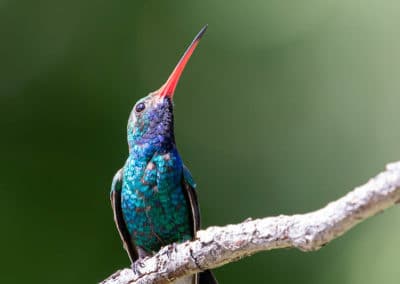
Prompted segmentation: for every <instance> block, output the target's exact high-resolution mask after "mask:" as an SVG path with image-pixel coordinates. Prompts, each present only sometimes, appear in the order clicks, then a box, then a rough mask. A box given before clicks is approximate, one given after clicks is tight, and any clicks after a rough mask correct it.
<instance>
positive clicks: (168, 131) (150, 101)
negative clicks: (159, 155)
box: [127, 26, 207, 151]
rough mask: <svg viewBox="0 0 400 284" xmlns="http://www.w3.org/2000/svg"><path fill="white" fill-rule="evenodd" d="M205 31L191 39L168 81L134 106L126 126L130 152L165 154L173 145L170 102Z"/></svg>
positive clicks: (172, 120) (203, 29) (172, 119)
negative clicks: (154, 151)
mask: <svg viewBox="0 0 400 284" xmlns="http://www.w3.org/2000/svg"><path fill="white" fill-rule="evenodd" d="M206 29H207V26H205V27H203V28H202V29H201V31H200V32H199V33H198V34H197V36H196V37H195V38H194V40H193V41H192V43H191V44H190V46H189V47H188V48H187V50H186V51H185V53H184V54H183V56H182V58H181V59H180V60H179V62H178V64H177V65H176V67H175V69H174V70H173V71H172V73H171V75H170V76H169V78H168V80H167V82H165V84H164V85H163V86H162V87H161V88H160V89H158V90H157V91H154V92H152V93H150V94H149V95H147V96H146V97H144V98H142V99H140V100H139V101H138V102H137V103H136V104H135V106H134V107H133V109H132V111H131V115H130V116H129V120H128V127H127V131H128V144H129V149H130V151H132V149H134V148H137V147H139V148H143V147H145V148H148V149H154V150H156V151H167V150H169V149H170V148H171V147H172V146H173V145H174V144H175V137H174V116H173V104H172V99H173V96H174V92H175V88H176V86H177V84H178V81H179V78H180V77H181V75H182V72H183V70H184V68H185V66H186V63H187V62H188V61H189V58H190V56H191V55H192V53H193V51H194V50H195V49H196V47H197V45H198V43H199V41H200V39H201V37H202V36H203V34H204V32H205V31H206Z"/></svg>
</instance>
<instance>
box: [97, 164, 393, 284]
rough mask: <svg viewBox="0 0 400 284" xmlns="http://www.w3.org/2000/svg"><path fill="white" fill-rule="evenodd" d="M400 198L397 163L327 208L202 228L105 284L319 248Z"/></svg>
mask: <svg viewBox="0 0 400 284" xmlns="http://www.w3.org/2000/svg"><path fill="white" fill-rule="evenodd" d="M399 202H400V162H396V163H392V164H389V165H387V167H386V171H384V172H382V173H380V174H379V175H377V176H376V177H374V178H372V179H371V180H369V181H368V182H367V183H366V184H364V185H362V186H360V187H357V188H355V189H354V190H353V191H351V192H349V193H348V194H347V195H345V196H343V197H342V198H340V199H338V200H336V201H334V202H331V203H329V204H328V205H327V206H325V207H324V208H322V209H319V210H317V211H314V212H311V213H307V214H299V215H292V216H286V215H280V216H277V217H268V218H263V219H257V220H251V219H247V220H246V221H244V222H243V223H240V224H236V225H227V226H224V227H209V228H208V229H206V230H202V231H199V232H198V233H197V239H196V240H194V241H191V242H185V243H182V244H176V245H175V244H174V245H169V246H166V247H164V248H162V249H161V250H160V251H159V252H158V253H157V254H156V255H155V256H153V257H151V258H145V259H142V260H139V261H137V262H136V271H133V270H131V269H123V270H120V271H118V272H116V273H114V274H113V275H111V276H110V277H109V278H107V279H106V280H104V281H103V282H102V283H103V284H126V283H138V284H139V283H140V284H142V283H166V282H168V281H171V280H173V279H176V278H178V277H182V276H184V275H189V274H193V273H196V272H199V271H202V270H205V269H210V268H215V267H219V266H222V265H224V264H226V263H229V262H233V261H236V260H238V259H240V258H242V257H245V256H249V255H252V254H254V253H256V252H259V251H264V250H271V249H277V248H288V247H294V248H298V249H300V250H302V251H312V250H317V249H319V248H321V247H322V246H323V245H325V244H327V243H328V242H330V241H332V240H333V239H335V238H337V237H339V236H341V235H343V234H344V233H345V232H347V231H348V230H350V229H351V228H352V227H354V226H355V225H357V224H358V223H360V222H361V221H363V220H365V219H367V218H369V217H371V216H373V215H375V214H377V213H379V212H381V211H382V210H384V209H386V208H389V207H391V206H393V205H394V204H395V203H399Z"/></svg>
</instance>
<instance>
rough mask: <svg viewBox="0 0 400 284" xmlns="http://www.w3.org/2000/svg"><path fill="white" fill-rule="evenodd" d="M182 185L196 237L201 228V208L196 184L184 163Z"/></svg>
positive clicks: (193, 233) (193, 232)
mask: <svg viewBox="0 0 400 284" xmlns="http://www.w3.org/2000/svg"><path fill="white" fill-rule="evenodd" d="M182 185H183V189H184V191H185V194H186V198H187V200H188V201H189V205H190V209H191V219H192V236H193V238H194V237H196V232H197V231H198V230H200V208H199V202H198V199H197V193H196V190H195V188H196V184H195V182H194V180H193V178H192V175H191V173H190V171H189V170H188V168H186V166H185V165H183V177H182Z"/></svg>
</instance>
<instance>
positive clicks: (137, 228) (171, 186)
mask: <svg viewBox="0 0 400 284" xmlns="http://www.w3.org/2000/svg"><path fill="white" fill-rule="evenodd" d="M152 100H156V101H157V102H156V103H153V109H152V110H150V111H149V112H148V113H147V114H145V115H144V114H143V115H144V116H146V117H145V119H146V121H148V120H149V118H150V119H152V123H145V124H144V125H143V126H142V125H141V124H138V125H139V127H138V126H135V124H137V123H135V122H130V125H129V126H128V137H129V138H128V139H129V140H130V141H131V142H132V141H134V143H130V153H129V157H128V159H127V161H126V163H125V166H124V175H123V185H122V196H121V197H122V203H121V206H122V213H123V216H124V220H125V222H126V225H127V229H128V231H129V234H130V235H131V236H132V238H133V239H134V240H135V244H136V245H137V246H140V247H142V248H143V249H145V250H146V251H148V252H151V251H157V250H159V249H160V247H161V246H163V245H166V244H169V243H172V242H176V241H183V240H189V239H191V238H192V227H193V226H192V225H191V223H192V221H191V211H190V209H189V206H190V204H189V203H188V202H187V200H186V196H185V193H184V190H185V189H184V188H183V184H182V182H184V180H183V178H184V176H183V163H182V160H181V157H180V156H179V153H178V151H177V149H176V146H175V141H174V135H173V117H172V103H171V100H170V98H163V99H161V100H160V99H158V98H157V97H154V95H153V96H150V97H149V99H147V101H146V103H147V104H148V105H150V101H152ZM155 104H157V105H155ZM132 116H135V119H136V120H137V119H143V118H138V117H137V116H138V114H137V113H136V111H134V113H133V114H132V115H131V120H132V121H133V120H135V119H134V118H132ZM135 127H137V128H138V129H135ZM139 128H140V129H139ZM152 128H154V129H152ZM137 132H142V135H141V136H140V137H139V136H136V137H130V136H134V134H133V133H137ZM166 133H168V135H166Z"/></svg>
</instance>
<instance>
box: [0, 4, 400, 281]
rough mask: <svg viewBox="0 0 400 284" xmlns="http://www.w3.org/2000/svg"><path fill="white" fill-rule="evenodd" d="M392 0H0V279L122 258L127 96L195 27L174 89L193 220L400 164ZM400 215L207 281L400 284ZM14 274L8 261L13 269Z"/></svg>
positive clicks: (261, 205) (160, 75)
mask: <svg viewBox="0 0 400 284" xmlns="http://www.w3.org/2000/svg"><path fill="white" fill-rule="evenodd" d="M399 14H400V3H399V2H398V1H386V0H384V1H372V0H365V1H362V2H360V1H355V0H350V1H344V0H339V1H334V0H328V1H317V0H305V1H278V0H274V1H272V0H270V1H261V0H258V1H235V2H232V1H229V2H228V1H225V2H222V1H218V2H217V1H211V0H206V1H173V2H172V1H104V0H100V1H90V0H81V1H77V0H59V1H54V0H39V1H30V0H19V1H12V0H0V34H1V42H0V106H1V112H0V127H1V130H2V131H1V140H0V149H1V150H0V151H1V164H0V172H1V174H0V175H1V179H0V189H1V193H2V198H1V199H0V213H1V214H0V216H1V217H0V218H1V224H2V233H1V234H0V243H1V257H0V267H1V268H0V271H1V282H2V283H27V282H29V283H59V284H61V283H95V282H97V281H100V280H102V279H104V278H105V277H106V276H108V275H109V274H111V273H112V272H114V271H115V270H116V269H118V268H121V267H125V266H127V265H128V264H129V261H128V258H127V256H126V254H125V252H124V251H123V249H122V246H121V242H120V239H119V236H118V234H117V232H116V229H115V227H114V223H113V220H112V212H111V209H110V204H109V199H108V196H109V188H110V183H111V179H112V177H113V175H114V173H115V172H116V170H117V169H118V168H119V167H121V166H122V164H123V163H124V160H125V159H126V156H127V145H126V134H125V129H126V122H127V119H128V115H129V112H130V110H131V108H132V106H133V104H134V103H135V101H136V100H137V99H139V98H140V97H142V96H144V95H146V94H147V93H148V92H149V91H152V90H155V89H157V88H158V87H160V86H161V84H162V83H164V81H165V80H166V79H167V76H168V75H169V73H170V71H171V70H172V68H173V67H174V66H175V64H176V63H177V61H178V59H179V58H180V56H181V54H182V52H183V51H184V49H185V48H186V47H187V45H188V44H189V43H190V41H191V40H192V38H193V37H194V35H195V34H196V33H197V32H198V31H199V30H200V28H201V27H202V26H203V25H204V24H206V23H208V24H209V29H208V31H207V33H206V35H205V37H204V38H203V40H202V42H201V43H200V45H199V48H198V49H197V51H196V52H195V54H194V56H193V58H192V60H191V61H190V62H189V64H188V67H187V69H186V71H185V73H184V75H183V77H182V80H181V82H180V84H179V86H178V88H177V93H176V96H175V98H176V100H175V106H176V108H175V116H176V136H177V143H178V146H179V149H180V152H181V154H182V156H183V158H184V160H185V162H186V164H187V165H188V166H189V168H190V169H191V171H192V173H193V175H194V177H195V179H196V181H197V183H198V190H199V194H200V202H201V208H202V215H203V225H204V226H210V225H224V224H228V223H236V222H240V221H242V220H244V219H245V218H247V217H249V216H251V217H253V218H254V217H262V216H270V215H277V214H293V213H302V212H307V211H310V210H315V209H317V208H319V207H321V206H323V205H325V204H326V203H327V202H329V201H331V200H334V199H336V198H338V197H340V196H341V195H343V194H345V193H346V192H348V191H349V190H350V189H351V188H353V187H354V186H356V185H359V184H362V183H364V182H365V181H366V180H367V179H368V178H370V177H372V176H373V175H375V174H376V173H378V171H380V170H381V169H383V167H384V164H385V163H387V162H390V161H394V160H397V159H399V158H400V147H399V140H400V131H399V125H400V117H399V115H398V110H399V104H400V96H399V89H400V80H399V76H400V53H399V50H400V37H399V25H400V18H399V16H398V15H399ZM399 217H400V209H399V208H393V209H390V210H388V211H387V212H384V213H383V214H380V215H379V216H376V217H375V218H372V219H370V220H368V221H366V222H364V223H362V224H361V225H359V226H357V227H356V228H355V229H353V230H352V231H350V232H349V233H348V234H346V235H345V236H343V237H341V238H340V239H338V240H336V241H334V242H332V243H331V244H329V245H328V246H326V247H324V248H323V249H322V250H320V251H318V252H313V253H302V252H299V251H296V250H276V251H270V252H264V253H260V254H257V255H255V256H253V257H250V258H246V259H243V260H241V261H239V262H236V263H232V264H229V265H226V266H224V267H222V268H220V269H217V270H216V275H217V277H218V278H219V280H220V282H221V283H282V284H283V283H308V284H312V283H344V284H350V283H351V284H361V283H362V284H368V283H385V284H391V283H396V284H397V283H398V281H399V279H400V270H399V267H398V263H399V255H400V248H399V242H398V240H399V237H400V218H399ZM21 271H22V273H21Z"/></svg>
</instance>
